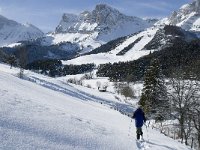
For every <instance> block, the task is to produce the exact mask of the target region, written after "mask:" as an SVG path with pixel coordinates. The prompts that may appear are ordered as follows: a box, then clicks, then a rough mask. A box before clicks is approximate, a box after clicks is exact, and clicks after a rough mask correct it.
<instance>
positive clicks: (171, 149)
mask: <svg viewBox="0 0 200 150" xmlns="http://www.w3.org/2000/svg"><path fill="white" fill-rule="evenodd" d="M147 143H149V144H151V145H157V146H160V147H165V148H167V149H169V150H176V149H175V148H172V147H169V146H166V145H161V144H156V143H153V142H149V141H148V142H147Z"/></svg>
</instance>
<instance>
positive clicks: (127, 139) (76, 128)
mask: <svg viewBox="0 0 200 150" xmlns="http://www.w3.org/2000/svg"><path fill="white" fill-rule="evenodd" d="M5 70H6V68H5V66H3V65H0V85H1V86H0V135H1V136H0V143H1V144H0V149H2V150H12V149H15V150H27V149H44V150H46V149H48V150H51V149H52V150H55V149H58V150H133V149H134V150H137V149H143V150H146V149H153V150H189V148H187V147H185V146H184V145H182V144H180V143H178V142H176V141H174V140H172V139H170V138H167V137H165V136H164V135H161V134H160V133H159V132H157V131H154V130H151V129H149V131H148V134H149V139H148V140H146V138H147V137H145V136H146V135H147V134H146V131H145V129H144V139H145V142H144V143H142V144H140V145H139V144H137V141H136V139H135V127H134V122H132V123H131V125H130V118H128V117H127V116H125V115H122V114H121V113H119V112H117V111H115V110H112V109H110V108H109V107H107V106H104V105H101V104H99V103H96V102H95V101H90V100H88V101H83V100H80V97H79V96H77V97H76V96H75V95H73V96H71V95H68V94H67V93H63V92H59V91H55V90H53V89H49V88H46V87H44V86H41V85H38V84H35V83H33V82H29V81H27V80H22V79H19V78H18V77H16V76H14V75H13V74H15V73H13V72H12V71H13V70H9V71H10V73H9V71H5ZM39 77H41V76H40V75H38V78H39ZM66 86H68V85H66ZM91 90H92V89H90V93H91V92H92V91H91ZM86 92H87V91H86ZM94 94H96V93H95V92H94ZM100 94H101V93H99V95H95V96H97V97H99V96H100ZM129 125H130V127H131V128H130V131H129ZM129 132H130V133H129Z"/></svg>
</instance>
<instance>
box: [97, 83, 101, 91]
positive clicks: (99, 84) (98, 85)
mask: <svg viewBox="0 0 200 150" xmlns="http://www.w3.org/2000/svg"><path fill="white" fill-rule="evenodd" d="M96 85H97V88H98V90H99V89H100V88H101V82H100V81H97V82H96Z"/></svg>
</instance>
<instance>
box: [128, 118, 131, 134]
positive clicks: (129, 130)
mask: <svg viewBox="0 0 200 150" xmlns="http://www.w3.org/2000/svg"><path fill="white" fill-rule="evenodd" d="M131 123H132V119H131V122H130V124H129V129H128V136H130V132H131Z"/></svg>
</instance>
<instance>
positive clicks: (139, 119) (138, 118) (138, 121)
mask: <svg viewBox="0 0 200 150" xmlns="http://www.w3.org/2000/svg"><path fill="white" fill-rule="evenodd" d="M132 118H134V119H135V126H136V127H137V128H141V127H142V126H143V124H144V122H146V118H145V116H144V112H143V111H142V109H141V108H138V109H137V110H136V111H135V112H134V114H133V117H132Z"/></svg>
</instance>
